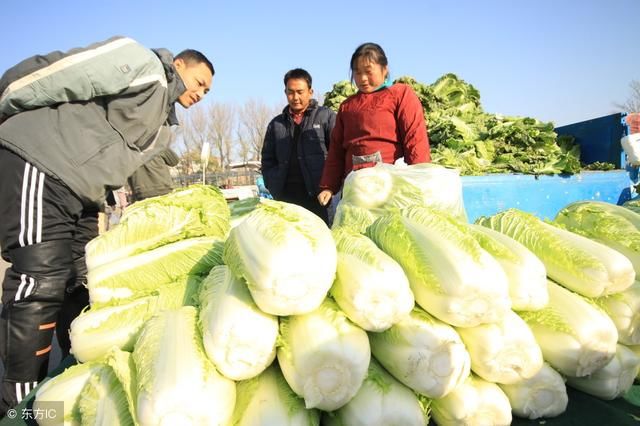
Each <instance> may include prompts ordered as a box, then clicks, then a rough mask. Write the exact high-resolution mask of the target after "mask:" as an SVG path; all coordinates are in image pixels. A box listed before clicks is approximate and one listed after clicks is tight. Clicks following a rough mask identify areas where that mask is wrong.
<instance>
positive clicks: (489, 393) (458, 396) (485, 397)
mask: <svg viewBox="0 0 640 426" xmlns="http://www.w3.org/2000/svg"><path fill="white" fill-rule="evenodd" d="M431 416H432V418H433V420H435V422H436V423H437V424H438V425H439V426H449V425H451V426H453V425H455V426H458V425H482V426H489V425H496V426H504V425H509V424H511V420H512V417H511V405H510V404H509V399H508V398H507V396H506V395H505V394H504V392H502V390H501V389H500V388H499V387H498V385H496V384H495V383H489V382H486V381H484V380H482V379H481V378H479V377H476V376H474V375H471V376H469V377H468V378H467V380H466V381H465V382H464V383H462V384H461V385H460V386H458V387H456V388H455V389H454V390H453V391H451V392H449V394H447V395H446V396H445V397H443V398H439V399H434V400H433V401H431Z"/></svg>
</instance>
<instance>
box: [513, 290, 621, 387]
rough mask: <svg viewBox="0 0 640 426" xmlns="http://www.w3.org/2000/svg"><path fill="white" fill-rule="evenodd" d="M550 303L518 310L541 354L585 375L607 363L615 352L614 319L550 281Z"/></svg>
mask: <svg viewBox="0 0 640 426" xmlns="http://www.w3.org/2000/svg"><path fill="white" fill-rule="evenodd" d="M547 285H548V289H549V305H548V306H547V307H546V308H544V309H541V310H539V311H528V312H524V311H523V312H518V315H520V317H521V318H522V319H524V320H525V322H526V323H527V325H529V327H530V328H531V331H533V335H534V336H535V337H536V340H537V342H538V344H539V345H540V348H541V349H542V356H543V357H544V359H545V361H547V362H548V363H549V364H551V366H552V367H553V368H555V369H556V370H558V371H559V372H560V373H562V374H564V375H566V376H570V377H583V376H587V375H589V374H591V373H593V372H594V371H596V370H599V369H600V368H602V367H604V366H605V365H607V363H608V362H609V361H611V359H612V358H613V357H614V355H615V353H616V342H617V341H618V331H617V330H616V326H615V324H614V323H613V321H611V319H610V318H609V317H608V316H607V315H606V314H605V313H604V312H603V311H602V310H600V309H599V308H598V307H597V306H595V305H594V304H592V303H590V302H588V301H587V300H586V299H584V298H583V297H581V296H579V295H577V294H575V293H573V292H571V291H569V290H567V289H565V288H563V287H562V286H559V285H558V284H556V283H554V282H552V281H549V282H548V283H547Z"/></svg>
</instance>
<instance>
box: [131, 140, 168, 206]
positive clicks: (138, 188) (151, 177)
mask: <svg viewBox="0 0 640 426" xmlns="http://www.w3.org/2000/svg"><path fill="white" fill-rule="evenodd" d="M179 162H180V157H178V154H176V153H175V152H173V150H172V149H171V148H167V149H165V150H164V151H162V153H160V155H157V156H156V157H154V158H153V159H152V160H151V161H149V162H147V163H145V164H143V165H142V166H141V167H139V168H138V170H136V171H135V172H133V174H132V175H131V176H129V179H128V182H129V187H130V188H131V194H132V196H133V201H140V200H144V199H145V198H150V197H157V196H158V195H164V194H167V193H169V192H171V190H172V189H173V188H174V184H173V179H171V171H170V169H171V167H175V166H177V165H178V163H179Z"/></svg>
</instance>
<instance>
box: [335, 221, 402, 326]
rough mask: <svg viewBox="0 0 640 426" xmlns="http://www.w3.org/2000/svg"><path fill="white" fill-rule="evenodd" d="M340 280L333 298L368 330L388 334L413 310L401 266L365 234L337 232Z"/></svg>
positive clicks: (338, 273) (338, 279) (357, 322)
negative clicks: (386, 332) (389, 330)
mask: <svg viewBox="0 0 640 426" xmlns="http://www.w3.org/2000/svg"><path fill="white" fill-rule="evenodd" d="M333 237H334V239H335V241H336V247H337V249H338V268H337V272H336V279H335V281H334V282H333V286H332V287H331V291H330V292H331V296H333V298H334V300H335V301H336V302H337V303H338V305H339V306H340V309H342V310H343V311H344V313H345V314H346V315H347V316H348V317H349V319H350V320H351V321H353V322H354V323H355V324H357V325H358V326H360V327H362V328H363V329H365V330H367V331H384V330H386V329H388V328H389V327H391V326H392V325H393V324H395V323H396V322H398V321H400V320H401V319H402V318H403V317H406V316H407V315H409V312H411V309H413V305H414V299H413V293H412V292H411V288H410V287H409V280H408V279H407V276H406V275H405V273H404V271H403V270H402V268H401V267H400V265H398V263H397V262H396V261H395V260H393V259H392V258H391V257H389V256H388V255H387V254H386V253H384V252H383V251H382V250H380V249H379V248H378V247H377V246H376V245H375V243H374V242H373V241H371V240H370V239H369V238H367V237H365V236H364V235H362V234H358V233H356V232H354V231H351V230H347V229H336V230H334V231H333Z"/></svg>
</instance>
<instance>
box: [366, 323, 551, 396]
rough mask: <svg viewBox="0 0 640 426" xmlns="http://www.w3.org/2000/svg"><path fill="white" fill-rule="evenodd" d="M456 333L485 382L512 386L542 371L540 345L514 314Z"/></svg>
mask: <svg viewBox="0 0 640 426" xmlns="http://www.w3.org/2000/svg"><path fill="white" fill-rule="evenodd" d="M457 331H458V334H460V337H461V338H462V341H463V342H464V345H465V346H466V348H467V351H469V355H470V356H471V370H473V372H474V373H476V374H477V375H478V376H480V377H482V378H483V379H485V380H486V381H488V382H494V383H506V384H511V383H515V382H518V381H521V380H523V379H528V378H530V377H532V376H533V375H535V374H536V373H537V372H538V371H540V369H541V368H542V363H543V361H542V351H541V350H540V346H538V343H537V342H536V339H535V337H534V336H533V333H532V332H531V329H530V328H529V326H527V323H525V322H524V320H523V319H522V318H520V317H519V316H518V315H517V314H516V313H515V312H513V311H510V312H508V313H507V315H505V316H504V317H503V318H502V319H501V320H500V321H498V322H495V323H492V324H481V325H478V326H476V327H471V328H458V329H457ZM374 354H375V352H374Z"/></svg>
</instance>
